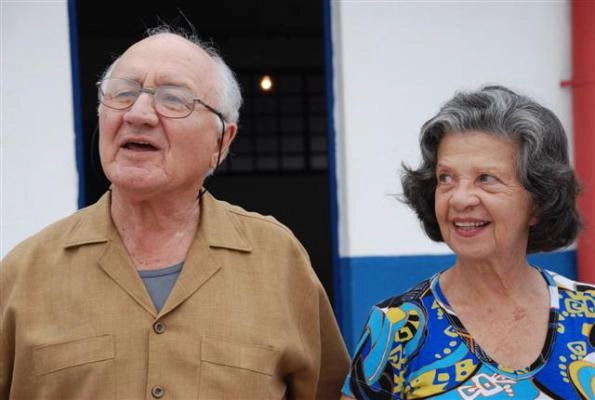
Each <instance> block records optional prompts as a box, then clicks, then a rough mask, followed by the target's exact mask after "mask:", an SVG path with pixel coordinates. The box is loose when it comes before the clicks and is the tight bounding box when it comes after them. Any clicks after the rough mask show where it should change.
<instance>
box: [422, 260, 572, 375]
mask: <svg viewBox="0 0 595 400" xmlns="http://www.w3.org/2000/svg"><path fill="white" fill-rule="evenodd" d="M532 267H533V268H536V269H537V270H538V271H539V272H540V273H541V275H542V276H543V278H544V279H545V281H546V282H547V285H548V288H549V294H550V312H549V319H548V329H547V335H546V340H545V343H544V345H543V348H542V349H541V353H540V354H539V356H538V357H537V359H536V360H535V361H534V362H533V363H532V364H531V365H529V366H528V367H525V368H521V369H510V368H506V367H504V366H502V365H500V364H498V363H497V362H496V361H494V360H493V359H492V358H491V357H490V356H489V355H488V354H487V353H486V352H485V351H484V350H483V349H482V348H481V346H479V344H478V343H477V342H475V341H474V340H473V336H472V335H471V334H470V333H469V332H468V331H467V329H466V328H465V326H464V325H463V323H462V322H461V320H460V319H459V318H458V316H457V315H456V313H455V312H454V310H453V309H452V307H451V305H450V304H449V303H448V300H447V299H446V296H445V295H444V292H442V289H441V288H440V276H441V274H442V273H444V271H442V272H439V273H437V274H435V275H434V276H433V277H432V278H431V281H430V289H431V291H432V293H433V294H434V297H435V298H436V301H437V303H438V305H439V306H440V308H441V309H442V310H443V311H444V315H446V317H447V318H448V320H449V322H450V324H451V325H452V327H453V328H454V331H455V332H456V334H457V335H458V336H459V338H460V339H461V340H462V341H463V342H465V344H466V346H467V348H468V349H469V351H471V352H472V353H473V354H474V355H475V356H476V357H477V358H478V359H479V360H480V361H481V362H482V363H484V364H485V365H486V366H487V367H488V368H490V369H492V370H494V372H497V373H499V374H502V375H505V376H509V377H512V378H515V379H522V378H527V377H530V376H533V375H535V374H536V373H537V372H538V371H539V370H540V369H541V368H543V367H544V366H545V364H546V363H547V360H548V359H549V357H550V355H551V352H552V348H553V344H554V342H555V338H556V334H557V325H558V310H559V308H560V299H559V294H558V288H557V286H556V283H555V281H554V279H553V278H552V276H551V275H550V274H548V273H547V272H546V271H544V270H542V269H540V268H538V267H535V266H532Z"/></svg>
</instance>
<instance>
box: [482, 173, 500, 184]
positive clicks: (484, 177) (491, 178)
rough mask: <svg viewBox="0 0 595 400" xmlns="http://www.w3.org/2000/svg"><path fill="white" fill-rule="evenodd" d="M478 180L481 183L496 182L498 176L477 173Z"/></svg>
mask: <svg viewBox="0 0 595 400" xmlns="http://www.w3.org/2000/svg"><path fill="white" fill-rule="evenodd" d="M479 181H480V182H481V183H496V182H498V178H496V177H495V176H493V175H490V174H481V175H479Z"/></svg>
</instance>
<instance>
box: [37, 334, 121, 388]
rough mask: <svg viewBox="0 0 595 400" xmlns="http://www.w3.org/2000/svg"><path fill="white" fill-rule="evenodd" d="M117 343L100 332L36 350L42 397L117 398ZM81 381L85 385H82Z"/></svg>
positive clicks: (38, 378)
mask: <svg viewBox="0 0 595 400" xmlns="http://www.w3.org/2000/svg"><path fill="white" fill-rule="evenodd" d="M114 357H115V343H114V337H113V336H112V335H100V336H93V337H88V338H82V339H77V340H72V341H67V342H61V343H53V344H49V345H43V346H38V347H35V348H34V349H33V363H34V373H35V376H36V378H37V379H36V381H35V388H34V391H35V392H36V393H37V394H38V395H37V396H36V397H39V398H60V399H80V398H85V396H91V397H92V398H94V399H109V398H115V373H114V369H115V368H114V365H113V361H114ZM81 382H84V383H85V384H84V385H82V384H81Z"/></svg>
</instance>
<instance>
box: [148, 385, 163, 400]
mask: <svg viewBox="0 0 595 400" xmlns="http://www.w3.org/2000/svg"><path fill="white" fill-rule="evenodd" d="M151 394H152V395H153V397H154V398H156V399H160V398H162V397H163V395H164V394H165V389H163V388H162V387H161V386H159V385H155V386H153V389H151Z"/></svg>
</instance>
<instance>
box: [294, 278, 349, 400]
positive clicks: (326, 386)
mask: <svg viewBox="0 0 595 400" xmlns="http://www.w3.org/2000/svg"><path fill="white" fill-rule="evenodd" d="M302 301H303V307H302V312H301V316H300V324H299V330H300V337H301V348H302V354H303V357H304V359H305V360H307V361H306V363H305V364H303V366H302V368H300V369H299V370H298V371H296V372H295V373H294V374H292V376H291V378H290V382H289V387H290V393H291V395H290V396H288V398H292V399H318V400H328V399H338V398H339V396H340V394H341V383H342V381H343V378H344V377H345V374H346V373H347V371H348V369H349V355H348V354H347V350H346V348H345V343H344V342H343V338H342V336H341V333H340V331H339V328H338V325H337V321H336V319H335V316H334V314H333V310H332V308H331V305H330V303H329V300H328V297H327V296H326V293H325V292H324V289H323V288H322V286H321V285H320V284H318V286H317V287H316V288H315V289H314V290H313V291H312V292H310V293H308V294H306V296H305V297H304V298H303V300H302Z"/></svg>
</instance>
